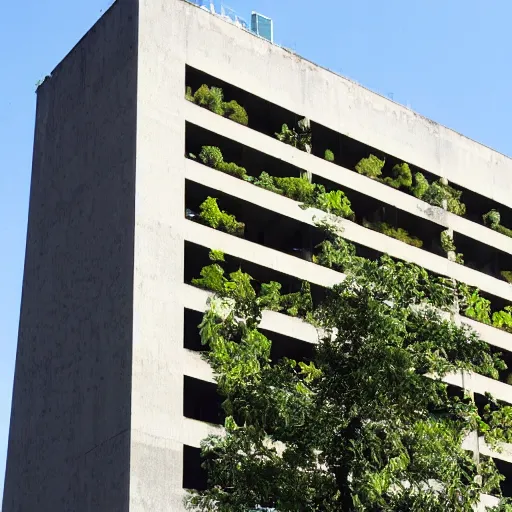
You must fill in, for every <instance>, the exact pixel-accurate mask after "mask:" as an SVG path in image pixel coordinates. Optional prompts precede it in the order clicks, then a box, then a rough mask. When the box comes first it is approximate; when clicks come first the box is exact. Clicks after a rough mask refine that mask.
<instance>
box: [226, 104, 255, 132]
mask: <svg viewBox="0 0 512 512" xmlns="http://www.w3.org/2000/svg"><path fill="white" fill-rule="evenodd" d="M224 116H225V117H227V118H229V119H231V120H232V121H235V123H239V124H243V125H244V126H247V125H248V124H249V116H248V115H247V112H246V110H245V108H244V107H242V106H241V105H240V104H239V103H238V102H237V101H235V100H231V101H228V102H227V103H224Z"/></svg>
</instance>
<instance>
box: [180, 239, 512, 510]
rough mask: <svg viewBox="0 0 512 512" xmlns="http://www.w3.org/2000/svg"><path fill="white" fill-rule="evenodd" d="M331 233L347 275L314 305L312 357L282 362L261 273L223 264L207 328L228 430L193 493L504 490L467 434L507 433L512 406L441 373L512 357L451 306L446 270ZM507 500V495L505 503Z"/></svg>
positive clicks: (437, 496)
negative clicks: (275, 354)
mask: <svg viewBox="0 0 512 512" xmlns="http://www.w3.org/2000/svg"><path fill="white" fill-rule="evenodd" d="M331 243H332V247H333V250H334V251H338V250H339V251H341V252H342V253H343V254H344V255H345V256H344V258H345V259H344V261H343V267H344V269H345V273H346V279H345V280H344V281H343V282H342V283H341V284H339V285H337V286H335V287H333V288H332V289H330V290H329V291H328V293H327V295H326V297H325V299H324V301H323V302H322V303H320V304H317V305H316V306H314V307H313V310H312V311H311V313H310V315H311V317H312V318H313V319H314V320H315V322H316V323H317V325H318V327H319V331H318V332H319V343H318V346H317V348H316V349H315V351H314V354H313V357H312V360H311V361H309V362H307V363H306V362H297V361H291V360H288V359H283V360H279V361H274V362H271V357H270V355H271V352H270V351H271V347H272V341H271V340H270V339H269V338H267V337H266V336H265V335H264V334H263V333H262V332H261V331H260V330H259V324H260V321H261V317H262V306H261V302H259V301H260V300H261V299H260V298H261V294H259V293H258V292H257V291H256V289H255V288H254V287H253V286H252V283H253V280H252V279H251V277H250V276H248V275H247V274H244V273H243V272H241V271H237V272H234V273H232V274H230V276H229V278H226V277H225V276H224V273H223V271H222V267H221V266H220V265H219V264H218V262H217V261H215V262H214V264H213V265H211V266H210V267H212V266H216V269H215V273H216V274H215V278H214V279H213V278H212V282H213V286H214V287H215V288H216V289H217V290H219V291H218V292H217V296H216V297H215V298H213V299H212V300H211V301H210V307H209V309H208V310H207V312H206V313H205V315H204V317H203V321H202V323H201V326H200V327H201V341H202V343H203V344H204V345H206V346H207V347H208V348H209V349H210V350H209V352H206V353H205V354H204V357H205V359H206V360H207V361H208V362H209V363H210V365H211V367H212V369H213V372H214V376H215V380H216V382H217V385H218V389H219V391H220V393H221V394H222V396H223V397H224V399H225V401H224V403H223V408H224V411H225V413H226V422H225V433H224V434H223V435H214V436H210V437H208V438H207V439H206V440H204V441H203V443H202V451H203V455H204V457H205V461H206V462H205V468H206V469H207V472H208V487H207V489H206V490H205V491H200V492H195V491H192V492H190V493H189V495H188V497H187V506H188V507H189V508H190V509H192V510H197V511H201V512H224V511H229V510H251V509H257V508H260V507H266V508H274V509H277V510H279V511H280V512H296V511H297V510H321V511H322V512H338V511H340V510H346V511H347V512H348V511H351V512H366V511H368V510H383V511H386V512H397V511H402V510H417V511H426V510H428V511H429V512H446V511H459V512H470V511H472V510H473V507H474V506H475V505H476V503H477V502H478V500H479V497H480V494H481V493H494V492H496V494H497V495H498V496H499V495H500V490H499V483H500V480H502V479H503V477H502V476H501V475H500V474H499V472H498V471H497V468H496V466H495V465H494V462H493V461H492V459H483V460H481V461H480V462H479V463H478V462H477V461H475V460H474V458H473V456H472V454H471V453H469V452H467V451H465V450H464V449H463V448H462V441H463V439H465V437H466V436H467V435H468V434H469V433H471V432H474V431H477V432H478V433H479V434H480V435H483V436H484V437H485V438H486V440H487V441H488V442H489V443H490V444H491V446H496V443H498V442H501V441H506V440H508V439H509V434H510V425H511V413H512V408H510V407H508V406H502V405H501V404H499V403H497V402H493V403H492V406H490V407H488V408H486V409H485V410H484V411H483V412H481V411H479V410H478V408H477V407H476V405H475V403H474V402H473V401H472V399H471V397H470V396H467V395H465V396H463V397H457V396H453V395H451V394H450V393H448V390H447V385H446V384H444V383H443V382H442V380H441V379H442V377H443V376H446V375H447V374H448V373H451V372H459V371H461V370H468V371H475V372H478V373H480V374H483V375H487V376H489V377H491V378H497V376H498V372H499V370H501V369H503V368H504V363H503V361H502V360H501V359H500V358H499V357H498V356H496V355H494V354H492V353H491V351H490V347H489V345H488V344H487V343H485V342H484V341H483V340H481V339H479V337H478V335H477V334H476V333H475V332H473V331H471V330H470V329H468V328H467V327H463V326H457V325H455V324H454V323H453V322H451V321H448V320H446V319H445V318H444V317H443V316H442V315H441V314H440V313H438V310H439V309H441V310H445V311H449V310H450V308H451V307H452V306H453V290H452V289H450V287H449V286H448V284H447V282H446V280H440V279H438V278H430V277H429V276H428V274H427V273H426V271H425V270H424V269H421V268H419V267H417V266H415V265H412V264H408V263H402V262H396V261H394V260H393V259H391V258H389V257H388V256H383V257H382V258H380V259H379V260H378V261H368V260H365V259H364V258H360V257H358V256H356V255H354V254H352V253H351V251H350V250H346V247H344V245H345V244H346V243H345V242H344V241H343V240H342V239H341V238H334V237H333V239H332V240H331ZM206 268H209V267H205V269H206ZM203 270H204V269H203ZM202 274H203V273H202ZM269 285H271V283H269ZM270 287H271V291H270V293H269V294H268V295H271V296H272V297H275V295H276V293H278V292H279V290H278V289H277V288H278V287H276V286H275V285H271V286H270ZM272 302H273V303H274V304H275V303H276V302H275V299H274V298H273V299H272ZM369 319H370V320H371V321H369ZM426 375H430V376H431V378H427V377H426ZM404 481H406V482H408V484H409V485H408V486H407V487H406V486H403V485H402V484H403V482H404ZM426 482H427V484H426ZM428 482H435V485H429V484H428ZM508 507H510V500H506V499H503V500H502V501H501V503H500V505H499V506H498V507H496V508H494V509H492V510H494V511H495V512H498V511H499V512H506V511H510V508H508Z"/></svg>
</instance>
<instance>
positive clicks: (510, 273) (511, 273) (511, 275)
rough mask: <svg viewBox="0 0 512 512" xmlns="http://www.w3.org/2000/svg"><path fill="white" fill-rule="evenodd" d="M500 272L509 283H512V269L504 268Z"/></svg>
mask: <svg viewBox="0 0 512 512" xmlns="http://www.w3.org/2000/svg"><path fill="white" fill-rule="evenodd" d="M500 274H501V275H502V276H503V278H504V279H505V281H507V283H510V284H512V270H502V271H501V272H500Z"/></svg>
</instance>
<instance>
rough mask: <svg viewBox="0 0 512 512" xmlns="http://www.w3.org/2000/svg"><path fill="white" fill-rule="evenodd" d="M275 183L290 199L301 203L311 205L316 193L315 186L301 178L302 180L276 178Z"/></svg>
mask: <svg viewBox="0 0 512 512" xmlns="http://www.w3.org/2000/svg"><path fill="white" fill-rule="evenodd" d="M274 183H275V184H276V186H277V187H278V188H280V189H281V190H282V191H283V194H284V195H285V196H286V197H289V198H290V199H294V200H295V201H299V202H301V203H311V202H312V200H313V197H314V193H315V185H313V183H310V182H309V180H308V179H307V178H306V177H304V176H301V177H300V178H292V177H287V178H274Z"/></svg>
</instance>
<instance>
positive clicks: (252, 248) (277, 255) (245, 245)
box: [183, 220, 345, 287]
mask: <svg viewBox="0 0 512 512" xmlns="http://www.w3.org/2000/svg"><path fill="white" fill-rule="evenodd" d="M185 222H186V225H185V226H184V229H183V236H184V238H185V240H187V241H189V242H193V243H196V244H199V245H202V246H203V247H207V248H209V249H218V250H221V251H223V252H224V253H225V254H229V255H231V256H234V257H236V258H241V259H243V260H246V261H250V262H251V263H255V264H257V265H261V266H263V267H266V268H269V269H272V270H276V271H278V272H281V273H283V274H287V275H289V276H292V277H296V278H297V279H300V280H303V281H309V282H310V283H314V284H316V285H319V286H323V287H331V286H334V285H336V284H339V283H340V282H342V281H343V279H344V278H345V276H344V275H343V274H341V273H339V272H335V271H334V270H331V269H329V268H325V267H321V266H319V265H315V264H314V263H310V262H308V261H305V260H301V259H300V258H296V257H295V256H290V255H289V254H285V253H282V252H279V251H275V250H274V249H269V248H268V247H264V246H262V245H259V244H255V243H253V242H249V241H247V240H244V239H243V238H238V237H236V236H232V235H228V234H227V233H223V232H221V231H216V230H215V229H212V228H209V227H207V226H203V225H202V224H198V223H196V222H193V221H190V220H185Z"/></svg>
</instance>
